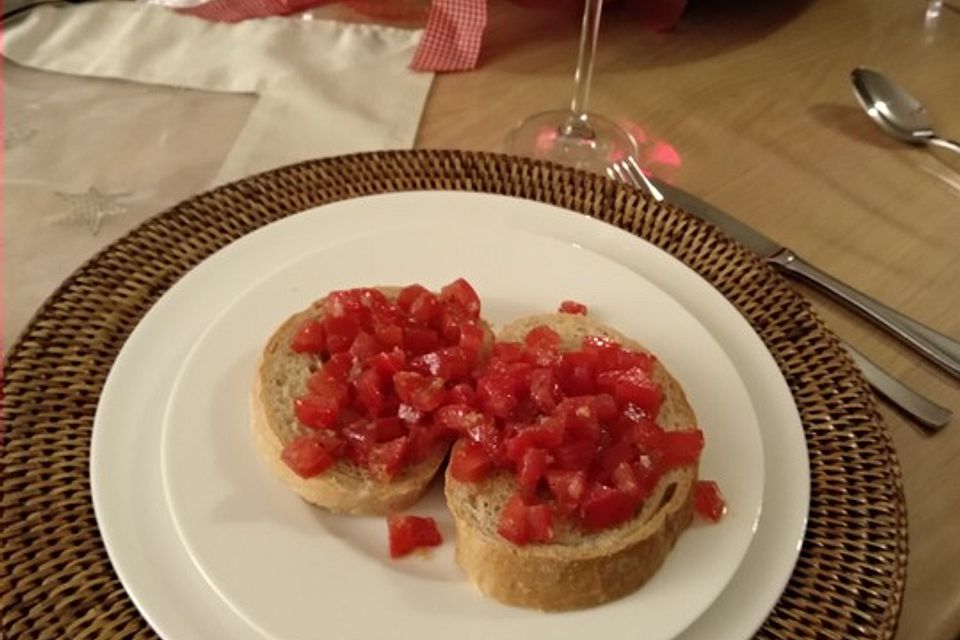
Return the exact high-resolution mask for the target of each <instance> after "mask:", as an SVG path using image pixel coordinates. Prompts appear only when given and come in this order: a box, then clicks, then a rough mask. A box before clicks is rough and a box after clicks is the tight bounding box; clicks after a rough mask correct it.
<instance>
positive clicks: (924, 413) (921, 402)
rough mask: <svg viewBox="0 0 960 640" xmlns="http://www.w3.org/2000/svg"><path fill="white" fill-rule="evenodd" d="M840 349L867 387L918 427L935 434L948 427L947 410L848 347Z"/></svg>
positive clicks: (950, 413) (948, 410)
mask: <svg viewBox="0 0 960 640" xmlns="http://www.w3.org/2000/svg"><path fill="white" fill-rule="evenodd" d="M844 346H846V348H847V352H848V353H849V354H850V357H851V358H852V359H853V362H854V364H856V365H857V367H859V369H860V371H861V372H862V373H863V377H864V378H865V379H866V381H867V382H868V383H869V384H870V386H871V387H873V389H874V390H875V391H876V392H877V393H879V394H880V395H881V396H883V397H884V398H886V399H887V400H888V401H890V403H891V404H893V405H894V406H895V407H897V408H898V409H900V410H901V411H903V412H904V413H905V414H907V415H908V416H910V417H911V418H913V420H915V421H916V422H918V423H919V424H921V425H923V426H925V427H927V428H929V429H932V430H934V431H939V430H940V429H943V428H944V427H945V426H947V425H948V424H950V419H951V418H952V417H953V412H951V411H950V409H947V408H946V407H941V406H940V405H938V404H937V403H936V402H934V401H933V400H930V399H929V398H927V397H926V396H923V395H921V394H920V393H918V392H916V391H914V390H913V389H911V388H910V387H908V386H906V385H905V384H903V383H902V382H900V381H899V380H897V379H896V378H894V377H893V376H892V375H890V374H889V373H887V372H886V371H884V370H883V369H881V368H880V367H879V366H878V365H877V364H876V363H875V362H873V361H872V360H870V359H869V358H868V357H867V356H865V355H863V354H862V353H860V352H859V351H857V350H856V349H854V348H853V347H851V346H850V345H849V344H847V345H844Z"/></svg>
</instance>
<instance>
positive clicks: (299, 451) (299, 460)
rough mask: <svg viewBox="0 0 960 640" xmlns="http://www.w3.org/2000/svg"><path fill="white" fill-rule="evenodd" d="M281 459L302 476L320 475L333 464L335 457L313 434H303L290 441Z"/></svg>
mask: <svg viewBox="0 0 960 640" xmlns="http://www.w3.org/2000/svg"><path fill="white" fill-rule="evenodd" d="M280 459H281V460H283V462H284V463H285V464H286V465H287V466H288V467H290V468H291V469H293V472H294V473H296V474H297V475H298V476H300V477H301V478H312V477H314V476H317V475H320V474H321V473H323V472H324V471H326V470H327V469H329V468H330V467H331V466H332V465H333V457H332V456H331V455H330V453H329V452H328V451H327V450H326V448H324V446H323V445H322V444H321V443H320V441H318V440H316V439H315V438H313V437H312V436H301V437H300V438H297V439H296V440H293V441H292V442H290V444H288V445H287V446H286V447H284V448H283V452H282V453H281V454H280Z"/></svg>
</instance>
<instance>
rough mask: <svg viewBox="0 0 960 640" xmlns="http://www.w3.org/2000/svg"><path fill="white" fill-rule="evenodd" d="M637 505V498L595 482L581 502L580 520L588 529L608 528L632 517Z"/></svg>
mask: <svg viewBox="0 0 960 640" xmlns="http://www.w3.org/2000/svg"><path fill="white" fill-rule="evenodd" d="M636 507H637V500H636V499H635V498H634V497H632V496H630V495H629V494H627V493H626V492H624V491H621V490H620V489H614V488H613V487H607V486H604V485H602V484H595V485H593V486H592V487H590V488H589V489H587V494H586V495H585V496H584V498H583V502H582V503H581V504H580V520H581V522H583V525H584V526H585V527H586V528H587V529H592V530H599V529H607V528H609V527H614V526H616V525H618V524H622V523H624V522H626V521H627V520H629V519H630V518H632V517H633V514H634V510H635V509H636Z"/></svg>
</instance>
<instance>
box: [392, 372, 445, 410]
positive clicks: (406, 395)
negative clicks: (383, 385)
mask: <svg viewBox="0 0 960 640" xmlns="http://www.w3.org/2000/svg"><path fill="white" fill-rule="evenodd" d="M393 387H394V389H396V391H397V396H399V398H400V400H401V401H402V402H404V403H406V404H409V405H410V406H412V407H415V408H417V409H419V410H420V411H433V410H434V409H436V408H437V407H439V406H440V405H441V404H443V400H444V398H445V397H446V391H445V389H444V387H443V379H442V378H433V377H427V376H423V375H420V374H419V373H416V372H413V371H401V372H399V373H396V374H394V376H393Z"/></svg>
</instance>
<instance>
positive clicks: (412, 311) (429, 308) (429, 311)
mask: <svg viewBox="0 0 960 640" xmlns="http://www.w3.org/2000/svg"><path fill="white" fill-rule="evenodd" d="M407 313H408V314H409V315H410V317H411V318H412V319H413V320H414V321H415V322H419V323H420V324H425V325H427V324H430V323H432V322H433V321H434V320H436V319H438V318H439V317H440V301H439V300H438V299H437V296H435V295H433V294H432V293H431V292H429V291H424V292H421V293H420V295H418V296H417V297H416V298H414V300H413V302H412V303H410V308H409V309H408V310H407Z"/></svg>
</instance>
